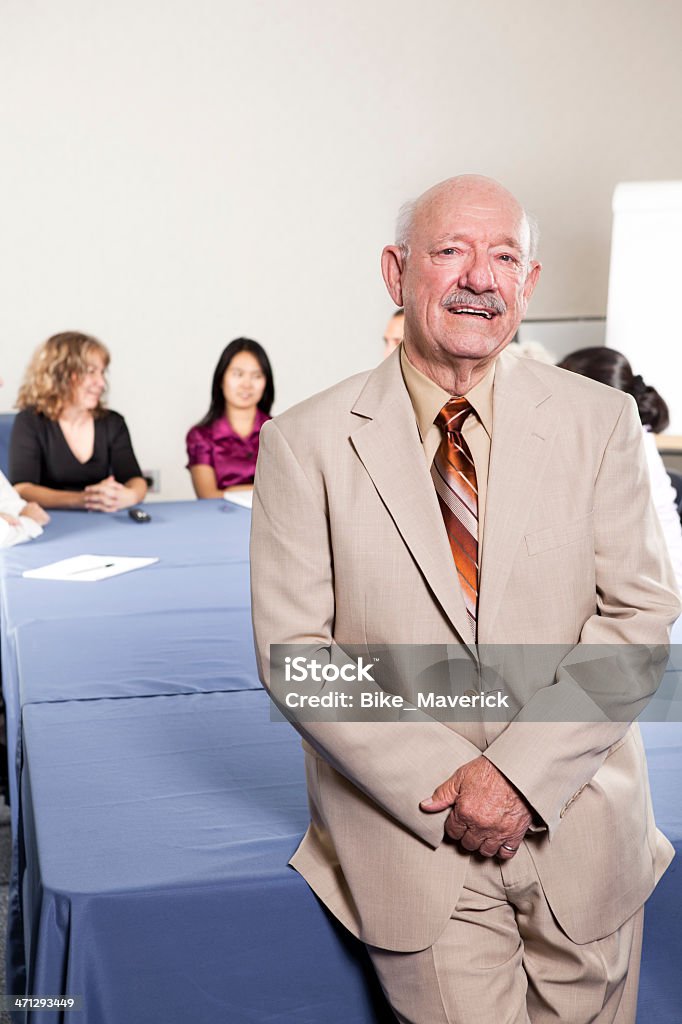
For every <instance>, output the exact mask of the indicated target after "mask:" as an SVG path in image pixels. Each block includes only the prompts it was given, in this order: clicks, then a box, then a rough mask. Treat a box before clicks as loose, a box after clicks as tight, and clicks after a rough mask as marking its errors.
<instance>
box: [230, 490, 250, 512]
mask: <svg viewBox="0 0 682 1024" xmlns="http://www.w3.org/2000/svg"><path fill="white" fill-rule="evenodd" d="M223 498H224V499H225V501H231V502H232V504H233V505H241V506H242V508H251V507H252V505H253V491H225V493H224V494H223Z"/></svg>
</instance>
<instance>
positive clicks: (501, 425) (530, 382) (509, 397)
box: [478, 353, 557, 643]
mask: <svg viewBox="0 0 682 1024" xmlns="http://www.w3.org/2000/svg"><path fill="white" fill-rule="evenodd" d="M553 405H554V403H553V402H552V401H551V392H550V391H549V390H548V389H547V388H546V386H545V385H544V384H542V383H541V382H540V381H539V380H538V378H537V377H536V376H535V375H534V374H533V372H532V367H531V366H529V365H528V363H527V362H526V361H525V360H524V359H520V358H516V357H514V356H510V355H509V354H508V353H502V354H501V355H500V357H499V361H498V364H497V368H496V370H495V386H494V391H493V437H492V445H491V449H490V467H489V472H488V489H487V497H486V514H485V532H484V537H483V548H482V552H481V576H480V582H479V608H478V638H479V643H494V642H495V618H496V615H497V612H498V609H499V606H500V602H501V600H502V597H503V595H504V591H505V587H506V585H507V581H508V579H509V574H510V571H511V566H512V562H513V560H514V558H515V557H516V552H517V550H518V547H519V545H520V544H521V542H522V539H523V535H524V531H525V528H526V523H527V520H528V516H529V513H530V510H531V507H532V505H533V502H534V501H535V497H536V494H537V491H538V488H539V487H540V485H541V482H542V476H543V472H544V468H545V466H546V463H547V460H548V458H549V455H550V452H551V449H552V445H551V443H550V442H551V439H552V437H553V436H554V432H555V431H556V429H557V423H556V421H555V415H554V409H553Z"/></svg>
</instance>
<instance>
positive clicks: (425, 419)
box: [400, 345, 497, 441]
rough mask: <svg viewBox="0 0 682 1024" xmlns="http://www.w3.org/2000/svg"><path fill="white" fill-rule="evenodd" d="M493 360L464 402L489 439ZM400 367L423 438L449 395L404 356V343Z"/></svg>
mask: <svg viewBox="0 0 682 1024" xmlns="http://www.w3.org/2000/svg"><path fill="white" fill-rule="evenodd" d="M496 363H497V360H494V361H493V364H492V366H491V367H490V369H489V370H488V372H487V373H486V375H485V377H483V378H482V380H479V382H478V384H476V385H475V386H474V387H473V388H472V389H471V391H468V392H467V395H466V398H467V401H468V402H469V403H470V404H471V406H472V408H473V410H474V412H475V413H476V416H477V417H478V419H479V420H480V422H481V423H482V424H483V427H484V429H485V431H486V433H487V435H488V437H490V438H492V432H493V385H494V381H495V366H496ZM400 368H401V370H402V373H403V380H404V381H405V387H406V388H407V391H408V394H409V396H410V401H411V402H412V408H413V409H414V414H415V417H416V419H417V426H418V427H419V434H420V436H421V439H422V441H423V440H424V438H425V437H426V435H427V433H428V431H429V430H430V429H431V427H432V426H433V423H434V422H435V419H436V416H437V415H438V413H439V412H440V410H441V409H442V408H443V406H444V405H445V403H446V402H447V401H448V399H449V398H452V397H453V396H452V395H449V394H448V392H447V391H445V390H443V388H442V387H440V385H439V384H436V382H435V381H433V380H431V378H430V377H427V376H426V375H425V374H423V373H422V372H421V370H418V369H417V367H416V366H413V365H412V363H411V362H410V360H409V359H408V358H407V352H406V351H405V346H404V345H401V346H400Z"/></svg>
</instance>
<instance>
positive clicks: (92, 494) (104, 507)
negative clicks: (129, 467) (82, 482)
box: [83, 476, 137, 512]
mask: <svg viewBox="0 0 682 1024" xmlns="http://www.w3.org/2000/svg"><path fill="white" fill-rule="evenodd" d="M136 501H137V498H136V496H135V494H134V493H133V491H132V490H131V489H130V487H126V486H125V484H120V483H119V482H118V481H117V480H115V479H114V477H113V476H108V477H107V478H106V480H101V481H100V483H98V484H90V485H89V486H88V487H86V488H85V490H84V491H83V504H84V507H85V508H87V509H88V510H89V511H91V512H118V511H119V510H120V509H122V508H129V507H130V506H131V505H134V504H135V502H136Z"/></svg>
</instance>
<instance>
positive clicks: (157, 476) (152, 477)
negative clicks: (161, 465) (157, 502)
mask: <svg viewBox="0 0 682 1024" xmlns="http://www.w3.org/2000/svg"><path fill="white" fill-rule="evenodd" d="M142 476H143V477H144V478H145V480H146V481H147V485H148V487H149V491H150V493H151V494H158V493H159V491H160V490H161V470H160V469H143V470H142Z"/></svg>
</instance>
